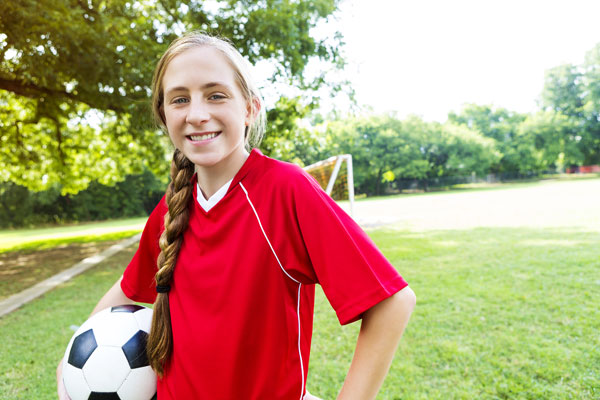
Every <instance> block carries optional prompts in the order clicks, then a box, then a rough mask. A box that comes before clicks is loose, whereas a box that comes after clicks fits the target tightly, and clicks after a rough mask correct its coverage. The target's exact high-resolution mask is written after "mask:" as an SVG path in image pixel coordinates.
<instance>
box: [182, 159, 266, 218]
mask: <svg viewBox="0 0 600 400" xmlns="http://www.w3.org/2000/svg"><path fill="white" fill-rule="evenodd" d="M260 157H263V154H262V153H261V151H260V150H258V149H256V148H254V149H252V151H251V152H250V154H249V155H248V158H247V159H246V161H244V164H243V165H242V167H241V168H240V169H239V170H238V172H237V173H236V174H235V176H234V177H233V179H232V180H231V184H230V185H229V188H228V189H227V192H226V193H225V195H224V196H223V198H221V199H220V200H219V201H218V202H217V204H215V205H214V206H212V207H211V208H210V209H209V210H208V211H206V210H205V209H204V208H203V207H202V206H201V205H200V203H199V202H198V190H196V188H197V186H198V176H197V174H195V173H194V176H192V185H193V186H194V190H192V194H193V197H194V203H195V206H197V207H198V208H199V209H200V210H201V211H202V212H203V213H204V214H208V213H212V211H213V210H214V209H217V208H219V205H220V204H221V203H223V202H224V201H225V200H226V198H227V196H228V195H229V193H230V192H231V191H232V190H234V189H235V188H236V187H237V185H238V183H239V182H241V181H242V179H244V177H245V176H246V175H247V174H248V172H250V170H252V165H253V164H254V163H255V162H256V160H257V159H259V158H260Z"/></svg>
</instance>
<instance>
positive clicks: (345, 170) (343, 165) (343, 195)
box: [304, 154, 354, 216]
mask: <svg viewBox="0 0 600 400" xmlns="http://www.w3.org/2000/svg"><path fill="white" fill-rule="evenodd" d="M344 161H345V162H344ZM304 170H305V171H306V172H308V173H309V174H311V175H312V176H313V177H314V178H315V179H316V180H317V182H319V184H320V185H321V187H322V188H323V190H325V192H327V194H328V195H330V196H331V197H332V198H333V199H334V200H345V199H348V200H349V201H350V215H351V216H352V214H353V209H354V175H353V173H352V155H350V154H341V155H338V156H333V157H329V158H328V159H326V160H322V161H319V162H316V163H314V164H311V165H309V166H306V167H304Z"/></svg>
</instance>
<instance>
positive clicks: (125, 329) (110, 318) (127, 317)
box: [94, 312, 139, 346]
mask: <svg viewBox="0 0 600 400" xmlns="http://www.w3.org/2000/svg"><path fill="white" fill-rule="evenodd" d="M94 317H96V316H94ZM116 327H118V328H119V329H115V328H116ZM138 330H139V328H138V324H137V321H136V320H135V318H134V317H133V315H132V314H131V313H123V312H115V313H112V314H111V313H110V312H109V313H102V314H101V315H98V317H97V321H95V324H94V336H95V337H96V343H98V346H122V345H123V344H124V343H126V342H127V341H128V340H129V339H130V338H131V337H132V336H133V335H135V333H136V332H137V331H138Z"/></svg>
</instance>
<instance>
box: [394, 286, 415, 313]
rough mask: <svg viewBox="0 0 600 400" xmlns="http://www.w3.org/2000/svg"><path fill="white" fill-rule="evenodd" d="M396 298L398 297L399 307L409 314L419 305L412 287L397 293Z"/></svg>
mask: <svg viewBox="0 0 600 400" xmlns="http://www.w3.org/2000/svg"><path fill="white" fill-rule="evenodd" d="M394 297H397V301H398V303H399V306H400V307H401V308H402V309H403V310H408V312H412V310H413V309H414V308H415V305H416V304H417V296H416V295H415V292H414V291H413V290H412V289H411V287H410V286H406V287H404V288H403V289H402V290H400V291H399V292H398V293H396V294H395V295H394Z"/></svg>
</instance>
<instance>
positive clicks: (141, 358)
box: [121, 331, 150, 369]
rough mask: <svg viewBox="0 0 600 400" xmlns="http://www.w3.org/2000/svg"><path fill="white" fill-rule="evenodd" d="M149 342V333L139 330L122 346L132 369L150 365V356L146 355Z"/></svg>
mask: <svg viewBox="0 0 600 400" xmlns="http://www.w3.org/2000/svg"><path fill="white" fill-rule="evenodd" d="M147 342H148V334H147V333H146V332H144V331H137V333H136V334H135V335H133V336H132V337H131V339H129V340H128V341H127V343H125V344H124V345H123V346H122V347H121V349H123V353H125V358H127V362H129V367H130V368H131V369H134V368H141V367H145V366H147V365H150V363H149V362H148V356H147V355H146V343H147Z"/></svg>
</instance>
